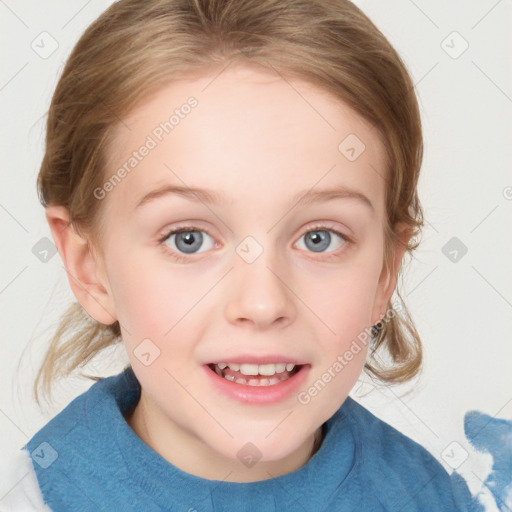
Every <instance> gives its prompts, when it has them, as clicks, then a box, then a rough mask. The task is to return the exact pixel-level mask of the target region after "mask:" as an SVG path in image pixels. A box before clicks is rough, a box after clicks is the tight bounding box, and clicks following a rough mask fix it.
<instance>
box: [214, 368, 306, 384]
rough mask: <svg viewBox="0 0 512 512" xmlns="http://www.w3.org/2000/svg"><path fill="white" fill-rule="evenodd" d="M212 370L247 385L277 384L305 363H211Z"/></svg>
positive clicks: (225, 377) (234, 381)
mask: <svg viewBox="0 0 512 512" xmlns="http://www.w3.org/2000/svg"><path fill="white" fill-rule="evenodd" d="M207 366H208V368H210V370H212V371H213V372H215V373H216V374H217V375H218V376H219V377H222V378H224V379H226V380H228V381H231V382H233V383H235V384H241V385H245V386H255V387H256V386H275V385H276V384H279V383H280V382H283V381H285V380H288V379H289V378H290V377H293V376H294V375H295V374H296V373H298V372H299V371H300V370H301V369H302V368H303V367H304V366H305V365H300V364H299V365H296V364H294V363H276V364H272V363H270V364H260V365H258V364H248V363H245V364H239V363H228V364H226V363H217V364H215V363H211V364H208V365H207Z"/></svg>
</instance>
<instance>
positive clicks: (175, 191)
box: [135, 185, 374, 211]
mask: <svg viewBox="0 0 512 512" xmlns="http://www.w3.org/2000/svg"><path fill="white" fill-rule="evenodd" d="M169 195H176V196H180V197H183V198H184V199H188V200H190V201H195V202H201V203H206V204H213V205H220V204H222V203H228V202H229V201H228V198H227V197H226V196H225V195H224V194H223V193H221V192H218V191H214V190H210V189H205V188H198V187H182V186H179V185H163V186H162V187H159V188H157V189H155V190H152V191H151V192H149V193H147V194H146V195H145V196H144V197H143V198H142V199H141V200H140V201H139V202H138V203H137V206H136V207H135V208H139V207H141V206H143V205H145V204H147V203H149V202H151V201H154V200H155V199H159V198H162V197H165V196H169ZM334 199H357V200H358V201H359V202H360V203H361V204H363V205H365V206H367V207H369V208H370V209H371V210H372V211H374V207H373V204H372V202H371V201H370V200H369V199H368V197H366V196H365V195H364V194H363V193H362V192H359V191H357V190H354V189H352V188H349V187H346V186H338V187H333V188H328V189H323V190H313V189H309V190H303V191H301V192H299V193H298V194H296V195H295V196H294V197H293V198H292V200H291V201H290V205H289V207H294V208H295V207H298V206H306V205H309V204H314V203H320V202H324V201H332V200H334Z"/></svg>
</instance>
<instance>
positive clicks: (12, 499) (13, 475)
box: [0, 449, 51, 512]
mask: <svg viewBox="0 0 512 512" xmlns="http://www.w3.org/2000/svg"><path fill="white" fill-rule="evenodd" d="M0 512H51V509H50V508H49V507H48V505H45V503H44V500H43V496H42V494H41V490H40V489H39V484H38V483H37V477H36V473H35V471H34V467H33V466H32V459H31V457H30V454H29V453H28V451H26V450H21V449H18V450H16V451H14V452H12V453H9V454H7V455H6V456H5V457H2V460H1V461H0Z"/></svg>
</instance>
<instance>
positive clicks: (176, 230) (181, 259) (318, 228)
mask: <svg viewBox="0 0 512 512" xmlns="http://www.w3.org/2000/svg"><path fill="white" fill-rule="evenodd" d="M187 231H202V232H203V233H206V234H207V235H208V236H210V237H211V238H212V239H214V237H213V236H212V235H211V234H210V233H209V232H208V230H206V229H202V228H201V229H200V228H198V227H197V226H192V225H187V226H180V227H178V228H174V229H172V230H171V231H168V232H167V234H165V235H164V236H162V237H161V238H159V239H158V244H159V245H160V246H161V247H162V248H163V249H164V251H165V252H166V254H169V253H170V251H172V252H171V256H172V258H173V259H175V260H176V261H178V262H180V263H188V262H190V256H184V255H181V254H180V253H177V252H175V251H173V250H172V249H170V248H169V247H166V246H165V245H164V244H165V242H166V241H167V240H168V239H169V238H170V237H171V236H172V235H176V234H178V233H183V232H187ZM312 231H329V232H331V233H334V234H335V235H338V236H339V237H340V238H341V239H342V240H343V241H344V242H345V244H352V243H354V241H353V240H352V238H350V237H348V236H347V235H345V234H344V233H341V232H340V231H338V230H336V229H333V228H332V227H329V226H326V225H325V224H317V225H314V226H312V227H310V228H308V230H307V231H304V233H302V235H301V236H300V237H299V238H302V237H303V236H304V235H306V234H307V233H310V232H312ZM345 244H343V245H345ZM340 250H343V247H341V248H339V249H337V250H336V251H334V252H330V253H317V254H322V255H324V256H323V257H322V259H323V260H331V259H333V258H337V257H338V256H339V254H338V252H339V251H340ZM312 254H315V253H313V252H312Z"/></svg>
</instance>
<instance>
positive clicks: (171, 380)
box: [95, 66, 401, 481]
mask: <svg viewBox="0 0 512 512" xmlns="http://www.w3.org/2000/svg"><path fill="white" fill-rule="evenodd" d="M109 156H110V157H111V161H112V164H111V166H109V169H108V171H107V172H106V177H105V185H104V187H102V188H101V190H97V197H98V200H99V201H105V203H104V204H103V206H104V207H105V211H104V216H103V222H104V232H103V237H102V241H101V251H100V253H101V255H100V256H98V258H99V259H98V276H99V277H100V280H101V281H102V282H103V283H104V286H105V289H106V295H105V297H106V298H105V301H106V302H105V307H107V308H108V309H109V310H110V311H112V312H113V313H114V317H115V318H117V319H118V320H119V322H120V325H121V330H122V337H123V340H124V343H125V346H126V350H127V353H128V357H129V359H130V362H131V365H132V367H133V371H134V372H135V375H136V376H137V378H138V380H139V381H140V383H141V385H142V395H141V400H140V402H139V404H138V405H137V408H136V409H135V412H134V415H133V418H132V419H130V420H129V421H130V423H131V425H132V426H133V428H134V430H135V431H136V432H137V433H138V434H139V435H140V436H141V437H142V438H143V439H144V440H145V441H146V443H147V444H149V445H150V446H152V447H153V448H154V449H155V450H156V451H157V452H159V453H160V454H161V455H162V456H164V457H165V458H167V459H168V460H170V461H171V462H173V463H174V464H175V465H176V466H178V467H180V468H181V469H183V470H185V471H188V472H190V473H194V474H196V475H199V476H204V477H207V478H212V479H224V478H226V474H227V472H228V471H227V470H226V468H228V470H230V471H232V474H231V476H230V477H228V478H227V479H228V480H234V481H236V480H238V481H251V480H260V479H265V478H269V474H272V475H274V476H275V475H276V474H282V473H285V472H288V471H292V470H294V469H296V468H298V467H300V466H301V465H303V464H304V463H305V462H306V461H307V460H308V458H309V457H310V455H311V449H312V446H313V438H314V435H315V433H317V432H318V429H319V427H320V426H321V424H322V423H323V422H325V421H326V420H327V419H328V418H330V417H331V416H332V415H333V414H334V413H335V411H336V410H337V409H338V408H339V407H340V406H341V404H342V403H343V401H344V400H345V398H346V397H347V395H348V393H349V391H350V389H351V388H352V387H353V385H354V383H355V382H356V380H357V378H358V376H359V375H360V373H361V371H362V368H363V365H364V362H365V358H366V354H367V345H366V344H364V343H361V342H357V343H358V345H355V344H354V340H357V339H358V335H360V334H361V333H364V332H365V329H368V328H369V327H370V326H371V325H373V324H375V323H377V321H378V320H379V319H380V317H381V316H382V314H383V313H385V308H386V304H387V302H388V299H389V297H390V295H391V293H392V290H393V288H394V279H393V276H389V275H387V274H386V272H385V271H384V267H383V261H384V260H383V256H384V254H383V247H384V238H383V223H384V219H385V205H384V184H385V182H384V179H386V178H385V174H386V171H385V151H384V147H383V145H382V143H381V141H380V138H379V135H378V133H377V131H376V130H375V129H374V128H372V127H371V126H370V125H369V124H368V123H367V122H365V121H364V120H363V119H362V118H361V117H360V116H358V115H357V114H355V113H354V112H353V111H351V110H350V109H349V108H348V107H346V106H345V105H344V104H343V103H341V102H340V101H339V100H337V99H335V98H334V97H332V96H330V95H329V94H328V93H326V92H324V91H322V90H320V89H317V88H314V87H312V86H311V85H308V84H306V83H305V82H302V81H290V80H288V79H287V80H284V79H282V78H281V77H279V76H277V75H275V76H272V75H270V74H266V73H263V72H260V71H256V70H254V69H252V68H248V67H240V66H239V67H236V66H231V67H228V68H227V69H226V70H225V71H224V72H222V73H221V74H220V75H218V76H214V75H212V76H208V77H202V78H200V79H193V80H184V81H178V82H174V83H173V84H172V85H170V86H169V87H167V88H164V89H163V90H161V91H160V92H158V93H157V94H155V95H153V96H152V97H151V98H150V99H148V100H147V101H146V102H145V103H144V104H143V105H141V106H140V107H138V108H137V109H136V110H135V111H134V112H133V113H132V114H131V115H130V116H129V117H128V118H126V119H123V121H122V122H121V123H119V125H118V127H117V128H116V133H115V138H114V142H113V144H112V147H111V149H110V154H109ZM123 166H124V172H123V171H119V169H121V168H123ZM114 175H115V176H114ZM173 188H176V191H175V192H173ZM192 189H194V190H195V189H197V190H196V193H195V194H194V193H192V192H191V190H192ZM95 195H96V193H95ZM176 231H181V234H180V233H176ZM399 256H401V254H400V255H399ZM397 261H398V260H397ZM388 277H389V278H390V279H391V280H388ZM366 332H367V331H366ZM357 347H359V349H358V348H357ZM347 351H348V352H349V354H348V355H347ZM215 363H217V364H220V363H224V364H226V363H231V364H230V366H228V367H224V365H220V367H217V372H216V371H215V370H214V369H215V366H214V365H215ZM292 364H295V365H296V366H295V369H294V370H293V371H291V372H288V371H287V368H288V369H289V368H291V366H284V367H283V365H292ZM240 365H244V366H242V367H240ZM245 365H248V366H245ZM259 365H266V366H263V368H262V367H261V366H259ZM237 366H238V367H239V368H238V369H237ZM221 368H223V370H221ZM297 368H299V371H298V372H297V373H295V372H296V369H297ZM283 370H284V371H283ZM275 371H277V373H275V374H274V375H272V373H273V372H275ZM255 372H258V375H253V376H251V375H249V376H247V375H246V374H247V373H249V374H254V373H255ZM217 373H221V375H217ZM262 373H263V374H270V375H265V376H260V374H262ZM244 374H245V375H244ZM233 378H234V379H235V381H233ZM237 381H238V382H237ZM276 382H279V384H276ZM255 384H261V386H255ZM251 457H252V459H251V460H253V461H256V460H257V461H258V463H257V464H255V465H253V462H248V461H249V459H250V458H251ZM269 468H272V469H273V471H274V472H273V473H272V471H268V470H269Z"/></svg>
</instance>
